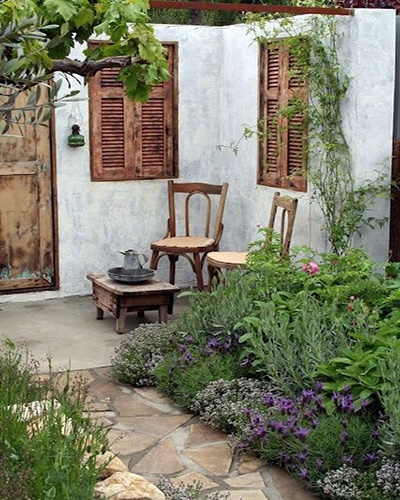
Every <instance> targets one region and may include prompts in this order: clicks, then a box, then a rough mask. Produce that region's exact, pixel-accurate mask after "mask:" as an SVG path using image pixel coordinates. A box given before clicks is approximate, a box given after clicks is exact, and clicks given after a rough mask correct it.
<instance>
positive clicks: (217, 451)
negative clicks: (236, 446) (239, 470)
mask: <svg viewBox="0 0 400 500" xmlns="http://www.w3.org/2000/svg"><path fill="white" fill-rule="evenodd" d="M184 453H185V455H186V456H188V457H189V458H191V459H192V460H193V461H194V462H196V463H197V464H199V465H201V466H202V467H203V468H204V469H206V470H207V471H209V472H211V474H214V475H215V476H226V475H228V474H229V470H230V467H231V463H232V453H231V450H230V448H229V446H228V445H227V443H218V444H212V445H209V446H200V447H197V448H190V449H187V450H185V452H184Z"/></svg>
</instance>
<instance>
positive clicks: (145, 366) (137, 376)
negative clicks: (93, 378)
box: [111, 323, 177, 386]
mask: <svg viewBox="0 0 400 500" xmlns="http://www.w3.org/2000/svg"><path fill="white" fill-rule="evenodd" d="M176 334H177V332H176V326H175V325H174V323H170V324H167V325H166V324H160V323H144V324H142V325H140V326H138V327H137V328H136V330H134V331H133V332H131V333H129V334H128V335H125V336H124V338H123V340H122V342H121V343H120V345H119V346H118V347H117V348H116V350H115V355H114V357H113V358H112V360H111V363H112V372H111V373H112V376H113V377H114V378H115V380H118V381H119V382H125V383H129V384H132V385H135V386H149V385H155V383H156V379H155V376H154V369H155V368H156V367H157V366H158V365H159V364H160V363H161V362H162V361H163V360H164V358H165V355H166V352H167V351H168V350H169V349H170V345H171V342H172V341H175V338H176Z"/></svg>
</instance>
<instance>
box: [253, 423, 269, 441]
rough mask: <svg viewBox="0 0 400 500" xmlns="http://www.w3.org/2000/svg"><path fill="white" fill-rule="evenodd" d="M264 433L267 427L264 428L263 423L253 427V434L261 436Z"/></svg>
mask: <svg viewBox="0 0 400 500" xmlns="http://www.w3.org/2000/svg"><path fill="white" fill-rule="evenodd" d="M266 433H267V428H266V426H265V425H264V424H262V425H259V426H258V427H256V429H255V435H256V436H257V437H260V438H263V437H264V436H265V435H266Z"/></svg>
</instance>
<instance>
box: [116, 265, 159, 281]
mask: <svg viewBox="0 0 400 500" xmlns="http://www.w3.org/2000/svg"><path fill="white" fill-rule="evenodd" d="M154 274H155V271H154V270H153V269H124V268H123V267H112V268H111V269H109V270H108V276H109V277H110V278H111V279H112V280H113V281H116V282H117V283H126V284H127V285H133V284H135V283H142V282H144V281H148V280H150V279H151V278H153V277H154Z"/></svg>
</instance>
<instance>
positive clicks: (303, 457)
mask: <svg viewBox="0 0 400 500" xmlns="http://www.w3.org/2000/svg"><path fill="white" fill-rule="evenodd" d="M307 456H308V453H307V452H306V451H305V450H303V451H301V452H300V453H299V454H298V455H297V457H298V459H299V460H300V462H301V463H304V462H305V461H306V458H307Z"/></svg>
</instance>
